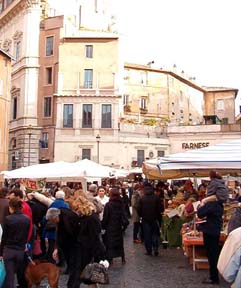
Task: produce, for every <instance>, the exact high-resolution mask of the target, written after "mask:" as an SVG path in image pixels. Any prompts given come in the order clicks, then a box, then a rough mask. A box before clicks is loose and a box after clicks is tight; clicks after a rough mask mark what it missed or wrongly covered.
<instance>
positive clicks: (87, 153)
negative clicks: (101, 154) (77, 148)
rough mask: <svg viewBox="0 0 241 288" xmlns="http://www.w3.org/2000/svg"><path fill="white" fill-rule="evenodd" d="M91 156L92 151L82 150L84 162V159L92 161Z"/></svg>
mask: <svg viewBox="0 0 241 288" xmlns="http://www.w3.org/2000/svg"><path fill="white" fill-rule="evenodd" d="M90 156H91V150H90V149H82V160H83V159H89V160H91V159H90Z"/></svg>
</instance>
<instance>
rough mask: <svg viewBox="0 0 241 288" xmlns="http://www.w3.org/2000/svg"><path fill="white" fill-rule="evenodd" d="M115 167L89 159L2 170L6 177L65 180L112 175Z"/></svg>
mask: <svg viewBox="0 0 241 288" xmlns="http://www.w3.org/2000/svg"><path fill="white" fill-rule="evenodd" d="M113 173H114V171H113V169H112V168H111V167H108V166H103V165H100V164H98V163H95V162H93V161H90V160H88V159H84V160H81V161H78V162H75V163H69V162H63V161H60V162H53V163H46V164H36V165H31V166H28V167H22V168H19V169H15V170H11V171H2V172H1V174H3V175H4V178H13V179H15V178H30V179H38V178H47V179H49V180H51V179H54V180H63V179H65V178H76V177H78V178H90V177H95V178H104V177H106V178H107V177H110V176H111V175H112V174H113Z"/></svg>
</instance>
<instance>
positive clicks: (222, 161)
mask: <svg viewBox="0 0 241 288" xmlns="http://www.w3.org/2000/svg"><path fill="white" fill-rule="evenodd" d="M142 168H143V173H144V174H145V175H146V177H147V178H148V179H176V178H181V177H193V176H195V177H203V176H208V174H209V171H210V170H216V171H218V172H219V173H220V174H221V175H227V174H229V175H231V174H233V175H240V174H241V139H237V140H233V141H228V142H224V143H220V144H216V145H213V146H209V147H205V148H200V149H195V150H191V151H187V152H184V153H177V154H172V155H169V156H166V157H162V158H156V159H151V160H147V161H145V162H143V167H142Z"/></svg>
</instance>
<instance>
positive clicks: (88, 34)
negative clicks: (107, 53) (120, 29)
mask: <svg viewBox="0 0 241 288" xmlns="http://www.w3.org/2000/svg"><path fill="white" fill-rule="evenodd" d="M83 38H84V39H86V38H92V39H93V38H94V39H97V38H99V39H118V38H119V35H118V34H116V33H110V32H103V31H88V30H80V31H78V34H76V35H75V36H70V37H68V36H66V37H63V39H83Z"/></svg>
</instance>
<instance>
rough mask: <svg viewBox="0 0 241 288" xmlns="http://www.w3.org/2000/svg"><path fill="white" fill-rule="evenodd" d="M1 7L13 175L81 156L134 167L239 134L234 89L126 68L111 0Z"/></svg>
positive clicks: (16, 1)
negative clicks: (8, 57)
mask: <svg viewBox="0 0 241 288" xmlns="http://www.w3.org/2000/svg"><path fill="white" fill-rule="evenodd" d="M0 3H1V4H0V11H1V14H0V47H1V48H2V49H4V51H6V52H8V53H11V54H12V55H14V61H13V62H12V82H11V92H10V98H11V113H10V114H11V118H10V135H9V169H14V168H18V167H22V166H27V165H31V164H36V163H46V162H53V161H59V160H64V161H70V162H73V161H77V160H80V159H83V158H89V159H91V160H94V161H97V162H100V163H101V164H105V165H111V166H113V167H118V168H119V167H123V168H131V167H136V166H141V163H142V162H143V161H144V160H145V159H147V158H153V157H158V156H164V155H166V154H169V153H174V152H181V151H182V150H183V149H188V148H187V147H189V148H190V147H195V148H199V147H201V146H203V145H204V144H202V143H206V142H209V143H211V142H215V137H217V139H220V141H221V139H226V138H227V139H228V138H231V139H232V138H234V139H235V138H237V137H240V136H241V135H240V130H239V131H238V126H237V127H236V126H235V125H236V124H235V118H234V101H235V97H236V95H237V89H227V88H210V87H200V86H198V85H197V84H196V83H195V81H193V79H189V78H188V79H187V78H186V77H184V75H182V73H181V74H180V73H177V72H176V71H175V70H173V71H164V70H162V69H155V68H152V67H151V66H149V65H146V66H145V65H136V64H130V63H125V64H124V63H122V62H121V61H120V57H119V38H118V34H117V33H113V32H116V25H115V19H114V17H113V15H111V11H110V7H111V5H110V4H111V3H112V1H111V0H95V1H89V0H76V1H71V2H70V3H68V4H69V5H63V4H65V1H63V0H58V1H56V0H41V1H40V0H12V1H11V0H0ZM234 126H235V127H236V128H234ZM239 128H240V126H239ZM187 139H190V143H189V142H188V141H187ZM184 140H185V141H184ZM183 141H184V142H183ZM192 141H193V142H192ZM182 143H184V144H183V145H182ZM191 143H192V145H191ZM200 143H201V144H200ZM211 144H213V143H211ZM179 149H180V150H179ZM190 149H192V148H190Z"/></svg>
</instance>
